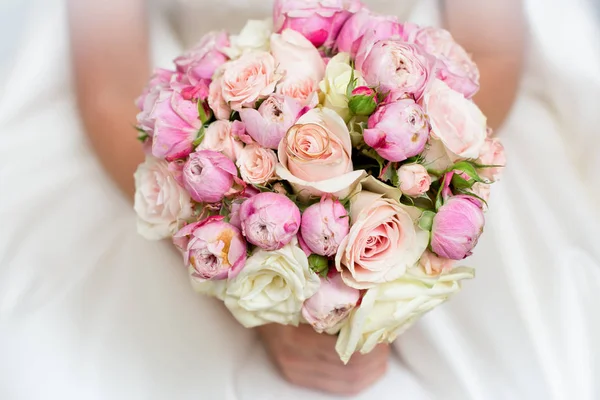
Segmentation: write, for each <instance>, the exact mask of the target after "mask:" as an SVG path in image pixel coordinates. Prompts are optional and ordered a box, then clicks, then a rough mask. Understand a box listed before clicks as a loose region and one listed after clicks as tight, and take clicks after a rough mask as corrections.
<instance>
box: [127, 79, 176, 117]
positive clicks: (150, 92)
mask: <svg viewBox="0 0 600 400" xmlns="http://www.w3.org/2000/svg"><path fill="white" fill-rule="evenodd" d="M174 74H175V71H170V70H168V69H163V68H157V69H155V70H154V73H153V74H152V76H151V77H150V81H149V82H148V84H147V85H146V87H145V88H144V90H143V91H142V94H141V95H140V96H139V97H138V98H137V99H136V100H135V105H136V106H137V108H138V109H139V110H140V111H142V114H144V111H145V115H147V114H149V113H150V111H152V108H153V106H154V103H156V99H157V98H158V94H159V93H160V92H161V91H162V90H164V89H167V88H168V87H169V82H171V77H172V76H173V75H174ZM148 96H151V97H152V98H151V99H150V101H149V103H148V106H146V100H147V99H148ZM140 119H142V120H144V119H145V118H144V116H143V115H142V116H140V115H138V121H139V120H140ZM142 128H143V127H142Z"/></svg>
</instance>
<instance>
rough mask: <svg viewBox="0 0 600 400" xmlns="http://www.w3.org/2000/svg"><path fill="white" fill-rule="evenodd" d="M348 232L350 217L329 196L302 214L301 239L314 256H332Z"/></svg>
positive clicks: (336, 201)
mask: <svg viewBox="0 0 600 400" xmlns="http://www.w3.org/2000/svg"><path fill="white" fill-rule="evenodd" d="M349 230H350V217H349V216H348V213H347V212H346V209H345V208H344V206H343V205H342V203H340V202H339V201H338V200H334V199H332V198H331V197H330V196H327V197H323V198H321V201H320V202H318V203H316V204H313V205H312V206H310V207H308V208H307V209H306V210H305V211H304V213H303V214H302V225H301V227H300V232H301V233H302V239H303V240H304V243H305V244H306V246H307V247H308V248H309V249H310V250H311V252H312V253H314V254H318V255H321V256H326V257H331V256H334V255H335V254H336V253H337V249H338V247H339V245H340V243H341V242H342V239H344V238H345V237H346V235H347V234H348V231H349Z"/></svg>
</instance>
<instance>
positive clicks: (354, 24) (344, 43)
mask: <svg viewBox="0 0 600 400" xmlns="http://www.w3.org/2000/svg"><path fill="white" fill-rule="evenodd" d="M403 30H404V29H403V28H402V24H400V23H399V22H398V19H397V18H396V17H391V16H384V15H378V14H374V13H372V12H370V11H368V10H367V9H364V8H363V9H362V10H360V11H359V12H357V13H356V14H354V15H352V16H351V17H350V18H349V19H348V21H347V22H346V23H345V24H344V26H343V27H342V29H341V31H340V34H339V35H338V37H337V40H336V42H335V44H336V46H337V50H338V51H340V52H344V53H350V55H351V56H352V57H355V56H356V53H357V52H358V49H359V47H360V45H361V43H362V40H363V37H364V36H365V34H366V33H367V32H369V33H370V35H369V38H370V40H375V41H378V40H385V39H389V38H392V37H402V33H403Z"/></svg>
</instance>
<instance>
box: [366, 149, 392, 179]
mask: <svg viewBox="0 0 600 400" xmlns="http://www.w3.org/2000/svg"><path fill="white" fill-rule="evenodd" d="M361 153H362V154H364V155H365V156H367V157H369V158H372V159H373V160H375V161H377V164H379V174H381V170H383V167H384V165H385V163H386V162H387V161H386V160H385V159H384V158H383V157H381V156H380V155H379V154H378V153H377V152H376V151H375V149H373V148H371V147H369V148H366V149H362V150H361ZM379 174H377V175H379Z"/></svg>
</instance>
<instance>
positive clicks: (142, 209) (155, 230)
mask: <svg viewBox="0 0 600 400" xmlns="http://www.w3.org/2000/svg"><path fill="white" fill-rule="evenodd" d="M134 177H135V203H134V209H135V212H136V213H137V216H138V218H137V230H138V232H139V233H140V235H142V236H143V237H145V238H146V239H148V240H160V239H165V238H168V237H171V236H172V235H173V234H174V233H175V232H177V231H178V230H179V228H180V227H181V224H182V223H183V222H185V221H186V220H188V219H190V218H191V217H192V214H193V210H192V200H191V198H190V195H189V194H188V193H187V192H186V190H185V189H184V188H183V187H182V186H181V185H179V183H177V180H176V179H175V176H174V175H173V174H172V173H171V172H170V171H169V164H168V163H167V162H166V161H163V160H159V159H158V158H154V157H152V156H148V157H146V161H144V162H143V163H142V164H140V165H139V167H138V169H137V171H136V172H135V175H134Z"/></svg>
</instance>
